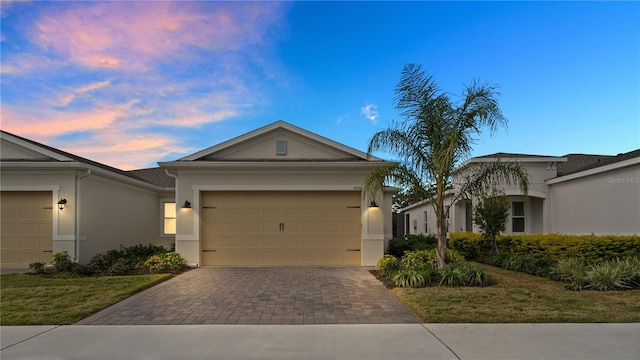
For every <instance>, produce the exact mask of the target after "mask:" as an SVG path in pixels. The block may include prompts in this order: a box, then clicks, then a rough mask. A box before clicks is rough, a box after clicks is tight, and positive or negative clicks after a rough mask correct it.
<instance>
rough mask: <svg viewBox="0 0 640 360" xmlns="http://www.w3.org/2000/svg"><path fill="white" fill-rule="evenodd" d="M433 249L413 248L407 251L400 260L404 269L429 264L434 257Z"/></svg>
mask: <svg viewBox="0 0 640 360" xmlns="http://www.w3.org/2000/svg"><path fill="white" fill-rule="evenodd" d="M435 254H436V251H435V250H415V251H407V252H406V253H405V254H404V255H403V256H402V259H401V260H400V262H401V263H402V266H403V267H404V268H405V269H414V270H415V269H417V268H423V267H425V266H431V263H432V259H433V258H434V257H435Z"/></svg>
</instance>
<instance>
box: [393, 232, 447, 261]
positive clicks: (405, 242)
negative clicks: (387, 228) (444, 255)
mask: <svg viewBox="0 0 640 360" xmlns="http://www.w3.org/2000/svg"><path fill="white" fill-rule="evenodd" d="M437 241H438V239H436V237H435V235H406V236H405V237H404V238H393V239H391V240H390V241H389V255H393V256H395V257H398V258H400V257H402V256H403V255H404V254H405V252H407V251H415V250H432V249H435V248H436V243H437Z"/></svg>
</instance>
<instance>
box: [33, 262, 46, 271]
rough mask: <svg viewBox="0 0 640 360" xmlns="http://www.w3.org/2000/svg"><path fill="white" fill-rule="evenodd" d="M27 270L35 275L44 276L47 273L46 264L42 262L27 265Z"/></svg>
mask: <svg viewBox="0 0 640 360" xmlns="http://www.w3.org/2000/svg"><path fill="white" fill-rule="evenodd" d="M29 269H31V270H33V272H34V273H36V274H44V273H46V272H47V268H46V264H45V263H43V262H34V263H31V264H29Z"/></svg>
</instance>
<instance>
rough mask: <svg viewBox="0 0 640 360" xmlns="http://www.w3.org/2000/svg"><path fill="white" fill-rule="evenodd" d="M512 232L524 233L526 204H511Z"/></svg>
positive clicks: (519, 202) (518, 202)
mask: <svg viewBox="0 0 640 360" xmlns="http://www.w3.org/2000/svg"><path fill="white" fill-rule="evenodd" d="M511 232H514V233H518V232H524V202H522V201H514V202H512V203H511Z"/></svg>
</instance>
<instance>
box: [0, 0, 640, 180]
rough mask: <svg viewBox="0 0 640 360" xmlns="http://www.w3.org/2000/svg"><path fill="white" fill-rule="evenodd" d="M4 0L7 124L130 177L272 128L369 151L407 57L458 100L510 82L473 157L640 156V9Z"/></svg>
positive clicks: (637, 5) (628, 5) (0, 71)
mask: <svg viewBox="0 0 640 360" xmlns="http://www.w3.org/2000/svg"><path fill="white" fill-rule="evenodd" d="M0 6H1V8H0V22H1V53H0V58H1V67H0V76H1V77H0V87H1V89H0V91H1V119H0V128H1V129H2V130H4V131H8V132H10V133H13V134H16V135H19V136H22V137H26V138H29V139H31V140H35V141H38V142H41V143H44V144H46V145H49V146H53V147H56V148H59V149H62V150H64V151H68V152H71V153H73V154H75V155H79V156H82V157H85V158H89V159H91V160H94V161H99V162H102V163H104V164H108V165H111V166H114V167H117V168H121V169H124V170H129V169H138V168H147V167H155V166H157V162H159V161H172V160H177V159H179V158H181V157H184V156H187V155H189V154H191V153H195V152H197V151H199V150H202V149H205V148H208V147H210V146H213V145H216V144H218V143H220V142H222V141H226V140H229V139H231V138H234V137H236V136H240V135H242V134H244V133H247V132H249V131H252V130H255V129H257V128H260V127H262V126H265V125H268V124H270V123H273V122H275V121H277V120H284V121H286V122H288V123H291V124H293V125H295V126H298V127H301V128H303V129H306V130H309V131H311V132H314V133H316V134H319V135H322V136H324V137H327V138H329V139H331V140H334V141H337V142H340V143H342V144H345V145H348V146H350V147H353V148H355V149H358V150H361V151H366V150H367V146H368V142H369V139H370V138H371V136H372V135H373V134H374V133H375V132H377V131H380V130H383V129H385V128H387V127H388V126H390V125H391V124H392V122H394V121H399V120H402V118H401V117H400V115H399V113H398V111H397V109H395V107H394V96H395V94H394V88H395V86H396V84H397V82H398V81H399V79H400V74H401V71H402V68H403V67H404V66H405V65H406V64H409V63H415V64H420V65H421V66H422V68H423V69H424V70H425V71H426V73H427V74H429V75H432V76H433V79H434V80H435V81H436V83H437V84H438V86H439V88H441V89H442V90H443V91H446V92H447V93H449V94H450V95H451V96H452V97H453V98H454V99H458V98H457V97H456V96H459V95H460V94H461V93H462V91H463V89H464V88H465V86H466V85H469V84H471V83H472V82H473V81H474V80H478V81H483V82H487V83H488V84H491V85H496V86H498V91H499V92H500V96H499V97H498V101H499V105H500V108H501V109H502V111H503V113H504V115H505V116H506V118H507V119H508V127H507V128H502V129H499V130H498V131H497V132H495V133H494V134H491V133H490V132H489V131H487V130H486V129H485V131H483V132H482V133H481V134H480V135H479V136H477V137H476V142H475V144H474V150H473V153H472V154H471V155H472V156H481V155H487V154H492V153H496V152H510V153H523V154H539V155H553V156H562V155H566V154H569V153H586V154H608V155H615V154H618V153H624V152H628V151H631V150H635V149H638V148H640V2H636V1H633V2H341V1H333V2H306V1H305V2H232V1H226V2H213V1H198V2H190V1H178V2H159V1H140V2H133V1H123V2H116V1H84V2H78V1H70V2H63V1H51V2H40V1H4V0H2V1H1V2H0ZM375 155H378V156H381V157H383V158H385V159H388V160H393V157H392V156H391V155H387V154H375Z"/></svg>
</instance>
